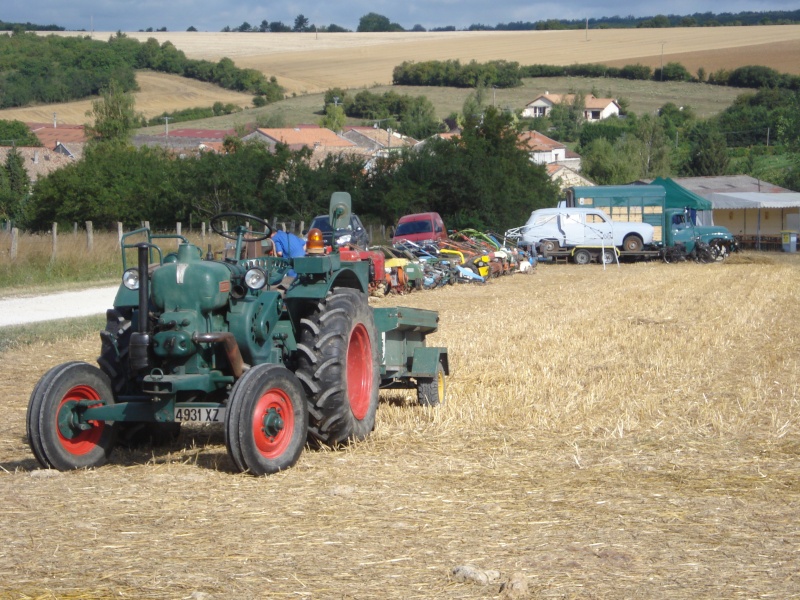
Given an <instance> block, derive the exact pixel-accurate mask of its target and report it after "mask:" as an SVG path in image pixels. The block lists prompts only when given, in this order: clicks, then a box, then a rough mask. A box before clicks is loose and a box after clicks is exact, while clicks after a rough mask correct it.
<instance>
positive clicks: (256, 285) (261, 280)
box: [244, 268, 267, 290]
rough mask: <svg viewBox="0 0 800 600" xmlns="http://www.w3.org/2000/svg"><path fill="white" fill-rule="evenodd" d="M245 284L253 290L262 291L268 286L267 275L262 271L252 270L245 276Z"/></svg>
mask: <svg viewBox="0 0 800 600" xmlns="http://www.w3.org/2000/svg"><path fill="white" fill-rule="evenodd" d="M244 283H245V285H246V286H247V287H249V288H250V289H251V290H260V289H261V288H263V287H264V286H265V285H266V284H267V274H266V273H264V271H262V270H261V269H257V268H254V269H250V270H249V271H247V273H245V274H244Z"/></svg>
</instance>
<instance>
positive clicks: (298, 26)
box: [292, 13, 308, 31]
mask: <svg viewBox="0 0 800 600" xmlns="http://www.w3.org/2000/svg"><path fill="white" fill-rule="evenodd" d="M292 30H293V31H307V30H308V18H306V16H305V15H303V14H302V13H301V14H299V15H297V16H296V17H295V19H294V27H293V28H292Z"/></svg>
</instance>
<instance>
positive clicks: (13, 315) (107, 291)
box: [0, 285, 119, 327]
mask: <svg viewBox="0 0 800 600" xmlns="http://www.w3.org/2000/svg"><path fill="white" fill-rule="evenodd" d="M117 289H119V286H118V285H114V286H108V287H98V288H89V289H85V290H81V291H78V292H59V293H57V294H47V295H46V296H29V297H20V298H9V299H7V300H0V327H6V326H8V325H24V324H26V323H35V322H38V321H52V320H55V319H69V318H72V317H87V316H89V315H98V314H103V313H104V312H105V311H106V310H107V309H109V308H111V307H112V306H113V305H114V296H115V295H116V293H117Z"/></svg>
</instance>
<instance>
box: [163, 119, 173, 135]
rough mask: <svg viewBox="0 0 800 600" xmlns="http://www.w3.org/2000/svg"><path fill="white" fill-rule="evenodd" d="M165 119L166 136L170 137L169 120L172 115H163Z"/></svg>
mask: <svg viewBox="0 0 800 600" xmlns="http://www.w3.org/2000/svg"><path fill="white" fill-rule="evenodd" d="M161 118H162V119H164V137H166V138H167V139H169V120H170V118H171V117H161Z"/></svg>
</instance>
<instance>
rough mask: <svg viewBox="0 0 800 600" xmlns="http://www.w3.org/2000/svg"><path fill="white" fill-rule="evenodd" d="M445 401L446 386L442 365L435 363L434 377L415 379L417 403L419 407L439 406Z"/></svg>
mask: <svg viewBox="0 0 800 600" xmlns="http://www.w3.org/2000/svg"><path fill="white" fill-rule="evenodd" d="M446 399H447V386H446V385H445V379H444V367H443V366H442V363H440V362H439V363H436V375H435V376H434V377H419V378H417V402H419V404H420V406H439V405H440V404H444V402H445V400H446Z"/></svg>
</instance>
